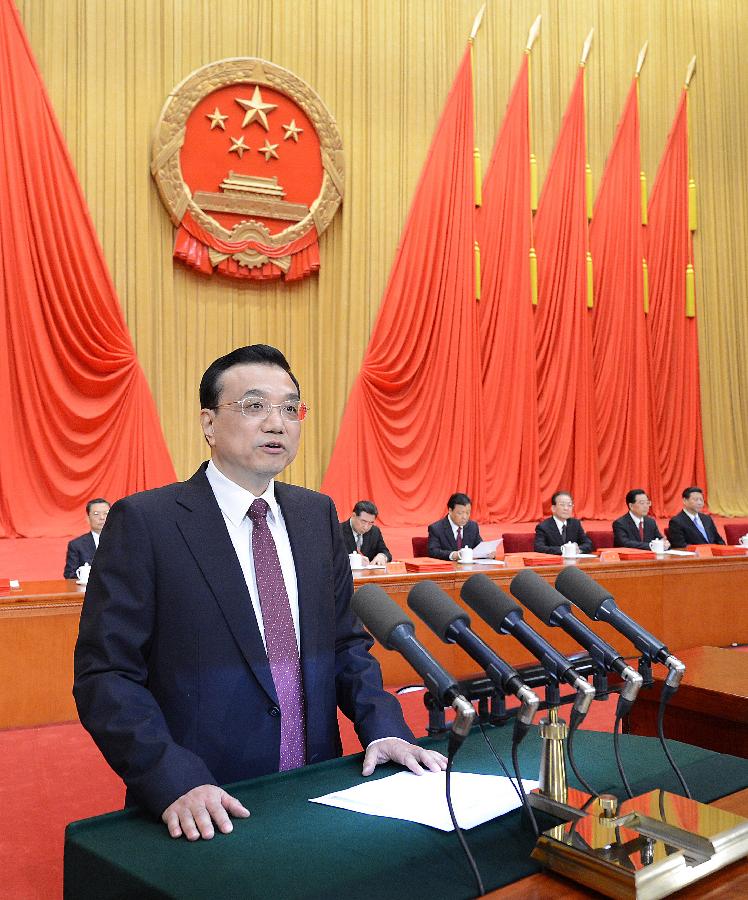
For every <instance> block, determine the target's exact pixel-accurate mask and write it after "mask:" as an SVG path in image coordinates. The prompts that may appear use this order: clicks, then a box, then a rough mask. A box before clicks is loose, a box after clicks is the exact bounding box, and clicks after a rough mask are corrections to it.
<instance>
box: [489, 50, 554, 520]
mask: <svg viewBox="0 0 748 900" xmlns="http://www.w3.org/2000/svg"><path fill="white" fill-rule="evenodd" d="M529 160H530V139H529V118H528V59H527V56H525V57H524V59H523V62H522V67H521V68H520V71H519V75H518V76H517V80H516V82H515V85H514V89H513V90H512V95H511V97H510V99H509V104H508V106H507V110H506V114H505V116H504V121H503V123H502V126H501V130H500V131H499V134H498V136H497V138H496V143H495V145H494V149H493V154H492V156H491V161H490V163H489V165H488V169H487V171H486V177H485V179H484V181H483V205H482V207H481V208H480V210H479V211H478V217H477V227H478V242H479V244H480V248H481V264H482V272H481V275H482V277H481V302H480V308H479V321H480V333H481V342H482V363H483V402H484V404H485V408H486V410H488V411H489V417H488V420H487V422H486V426H487V427H486V429H485V442H486V443H485V447H486V482H485V499H486V510H487V512H486V516H485V518H486V519H488V520H490V521H494V522H498V521H504V522H523V521H528V520H530V519H535V518H539V517H540V515H541V504H540V484H539V473H538V413H537V385H536V379H535V339H534V332H533V307H532V298H531V291H530V261H529V253H530V246H531V229H530V224H531V212H530V167H529Z"/></svg>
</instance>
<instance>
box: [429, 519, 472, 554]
mask: <svg viewBox="0 0 748 900" xmlns="http://www.w3.org/2000/svg"><path fill="white" fill-rule="evenodd" d="M482 540H483V538H482V537H481V536H480V530H479V528H478V523H477V522H473V520H472V519H468V523H467V525H464V526H463V528H462V546H463V547H477V546H478V544H480V542H481V541H482ZM456 549H457V540H456V539H455V536H454V533H453V532H452V523H451V522H450V520H449V516H445V517H444V518H443V519H439V521H438V522H434V523H432V524H431V525H429V556H433V557H435V558H436V559H449V554H450V553H454V551H455V550H456Z"/></svg>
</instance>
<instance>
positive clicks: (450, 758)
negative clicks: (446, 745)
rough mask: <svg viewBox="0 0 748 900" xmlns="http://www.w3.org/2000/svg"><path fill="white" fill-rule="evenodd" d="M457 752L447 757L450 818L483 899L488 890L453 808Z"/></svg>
mask: <svg viewBox="0 0 748 900" xmlns="http://www.w3.org/2000/svg"><path fill="white" fill-rule="evenodd" d="M454 757H455V750H453V749H452V748H451V747H450V752H449V755H448V756H447V778H446V785H447V807H448V808H449V817H450V819H452V824H453V825H454V829H455V832H456V834H457V838H458V840H459V841H460V845H461V847H462V849H463V850H464V851H465V856H466V857H467V861H468V864H469V865H470V868H471V870H472V872H473V875H474V876H475V882H476V884H477V885H478V896H479V897H482V896H483V895H484V894H485V893H486V889H485V888H484V887H483V881H482V880H481V877H480V872H479V871H478V866H477V865H476V864H475V860H474V859H473V854H472V853H471V852H470V847H468V845H467V841H466V840H465V837H464V835H463V833H462V829H461V828H460V826H459V825H458V824H457V817H456V816H455V811H454V809H453V807H452V789H451V784H450V775H451V773H452V762H453V761H454Z"/></svg>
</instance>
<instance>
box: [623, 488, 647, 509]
mask: <svg viewBox="0 0 748 900" xmlns="http://www.w3.org/2000/svg"><path fill="white" fill-rule="evenodd" d="M646 493H647V492H646V491H645V490H644V488H631V490H630V491H629V492H628V493H627V494H626V503H628V504H629V506H630V505H631V504H632V503H636V498H637V497H638V496H639V494H646Z"/></svg>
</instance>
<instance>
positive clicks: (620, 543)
mask: <svg viewBox="0 0 748 900" xmlns="http://www.w3.org/2000/svg"><path fill="white" fill-rule="evenodd" d="M661 537H662V535H661V534H660V529H659V528H658V527H657V522H656V521H655V520H654V519H653V518H652V516H644V540H643V541H642V540H641V539H640V538H639V529H638V528H637V527H636V525H635V524H634V520H633V519H632V518H631V516H630V515H629V514H628V513H626V515H625V516H621V518H620V519H616V520H615V522H613V546H614V547H631V548H632V549H636V550H649V542H650V541H653V540H654V539H655V538H661Z"/></svg>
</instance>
